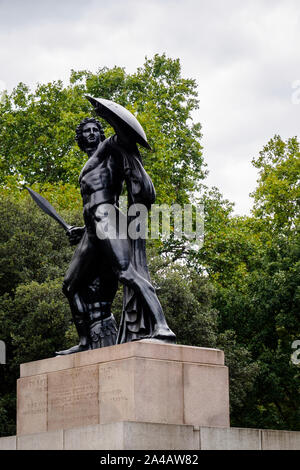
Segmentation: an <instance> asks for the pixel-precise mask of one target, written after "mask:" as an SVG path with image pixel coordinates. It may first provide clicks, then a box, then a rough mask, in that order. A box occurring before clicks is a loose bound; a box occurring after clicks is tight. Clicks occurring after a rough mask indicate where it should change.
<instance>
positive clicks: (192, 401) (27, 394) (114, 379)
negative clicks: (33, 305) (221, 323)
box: [17, 340, 229, 436]
mask: <svg viewBox="0 0 300 470" xmlns="http://www.w3.org/2000/svg"><path fill="white" fill-rule="evenodd" d="M17 400H18V406H17V434H18V435H28V434H36V433H41V432H45V431H48V432H50V431H51V432H53V431H57V430H61V429H70V428H76V427H82V426H93V425H104V424H111V423H120V422H125V421H130V422H143V423H156V424H173V425H196V426H217V427H228V426H229V385H228V370H227V367H225V366H224V354H223V352H222V351H220V350H217V349H207V348H196V347H191V346H182V345H168V344H163V343H158V342H156V343H155V342H151V341H150V340H143V341H137V342H131V343H126V344H120V345H115V346H110V347H106V348H103V349H96V350H93V351H86V352H81V353H78V354H73V355H70V356H62V357H54V358H51V359H45V360H41V361H36V362H31V363H27V364H22V365H21V378H20V379H19V380H18V384H17ZM53 436H56V435H55V434H53Z"/></svg>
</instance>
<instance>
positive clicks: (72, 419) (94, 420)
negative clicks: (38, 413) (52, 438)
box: [48, 366, 99, 431]
mask: <svg viewBox="0 0 300 470" xmlns="http://www.w3.org/2000/svg"><path fill="white" fill-rule="evenodd" d="M98 380H99V378H98V366H90V367H78V368H75V369H70V370H64V371H59V372H53V373H50V374H49V375H48V430H49V431H50V430H54V429H62V428H72V427H76V426H85V425H89V424H98V423H99V399H98Z"/></svg>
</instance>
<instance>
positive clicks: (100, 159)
mask: <svg viewBox="0 0 300 470" xmlns="http://www.w3.org/2000/svg"><path fill="white" fill-rule="evenodd" d="M110 140H111V139H106V140H105V141H104V142H103V143H102V146H101V148H100V149H99V151H96V152H95V154H94V155H92V156H91V157H90V158H89V160H88V161H87V162H86V164H85V165H84V167H83V169H82V171H81V173H80V176H79V184H80V191H81V195H82V199H83V205H84V206H86V205H87V204H89V205H90V208H92V205H93V201H97V202H96V204H97V205H98V204H101V203H109V202H112V203H114V202H117V200H118V198H119V196H120V193H121V191H122V186H123V181H124V165H123V158H122V154H121V153H116V151H115V149H113V147H112V145H111V143H110ZM95 193H97V194H95Z"/></svg>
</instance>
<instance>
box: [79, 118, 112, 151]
mask: <svg viewBox="0 0 300 470" xmlns="http://www.w3.org/2000/svg"><path fill="white" fill-rule="evenodd" d="M89 123H93V124H96V126H97V127H98V129H99V131H100V140H101V142H102V141H103V140H105V134H104V131H103V127H102V126H101V124H100V122H99V121H97V119H95V118H93V117H92V118H85V119H83V120H82V121H81V123H80V124H78V126H77V127H76V136H75V139H76V142H77V144H78V147H79V148H80V150H83V151H85V148H86V147H85V143H84V139H83V128H84V126H85V125H86V124H89Z"/></svg>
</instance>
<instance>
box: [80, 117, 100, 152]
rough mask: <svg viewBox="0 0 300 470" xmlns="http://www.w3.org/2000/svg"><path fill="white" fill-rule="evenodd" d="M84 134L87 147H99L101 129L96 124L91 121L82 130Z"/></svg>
mask: <svg viewBox="0 0 300 470" xmlns="http://www.w3.org/2000/svg"><path fill="white" fill-rule="evenodd" d="M82 136H83V140H84V144H85V147H86V148H91V147H98V145H99V142H100V130H99V128H98V126H97V125H96V124H94V123H93V122H89V123H87V124H85V126H84V128H83V130H82Z"/></svg>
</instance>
